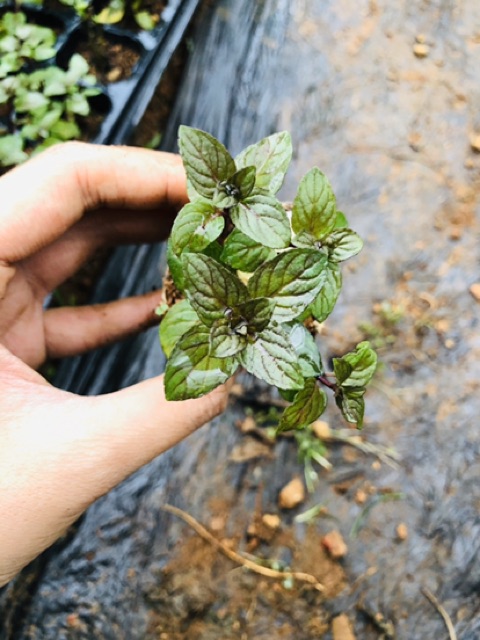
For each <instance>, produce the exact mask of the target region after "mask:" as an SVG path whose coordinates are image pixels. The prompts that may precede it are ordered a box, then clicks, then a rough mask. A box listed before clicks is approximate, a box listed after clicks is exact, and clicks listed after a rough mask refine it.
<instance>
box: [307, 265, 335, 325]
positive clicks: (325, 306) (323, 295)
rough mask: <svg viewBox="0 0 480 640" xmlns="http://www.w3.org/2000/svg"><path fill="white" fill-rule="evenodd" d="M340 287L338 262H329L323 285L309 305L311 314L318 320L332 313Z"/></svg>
mask: <svg viewBox="0 0 480 640" xmlns="http://www.w3.org/2000/svg"><path fill="white" fill-rule="evenodd" d="M341 289H342V272H341V271H340V267H339V266H338V264H335V263H334V262H329V263H328V264H327V269H326V278H325V282H324V284H323V287H322V288H321V289H320V292H319V293H318V295H317V297H316V298H315V300H314V301H313V303H312V304H311V305H310V307H309V308H310V310H311V312H312V316H313V317H314V318H315V320H317V321H318V322H323V321H324V320H325V319H326V318H328V316H329V315H330V314H331V313H332V311H333V309H334V307H335V303H336V302H337V299H338V296H339V294H340V291H341Z"/></svg>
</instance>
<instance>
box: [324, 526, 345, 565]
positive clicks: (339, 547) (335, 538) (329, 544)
mask: <svg viewBox="0 0 480 640" xmlns="http://www.w3.org/2000/svg"><path fill="white" fill-rule="evenodd" d="M322 544H323V546H324V547H325V549H326V550H327V551H328V553H329V554H330V555H331V556H332V558H334V559H335V560H338V559H339V558H344V557H345V556H346V555H347V553H348V547H347V545H346V544H345V540H344V539H343V536H342V534H341V533H340V531H338V530H337V529H334V530H333V531H330V532H329V533H327V534H326V535H324V536H323V538H322Z"/></svg>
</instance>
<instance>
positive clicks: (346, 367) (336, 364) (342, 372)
mask: <svg viewBox="0 0 480 640" xmlns="http://www.w3.org/2000/svg"><path fill="white" fill-rule="evenodd" d="M333 371H334V373H335V378H336V379H337V382H338V384H340V385H341V384H342V382H343V381H344V380H347V379H348V377H349V375H350V374H351V373H352V365H351V364H350V363H348V362H347V361H346V360H344V359H343V358H333Z"/></svg>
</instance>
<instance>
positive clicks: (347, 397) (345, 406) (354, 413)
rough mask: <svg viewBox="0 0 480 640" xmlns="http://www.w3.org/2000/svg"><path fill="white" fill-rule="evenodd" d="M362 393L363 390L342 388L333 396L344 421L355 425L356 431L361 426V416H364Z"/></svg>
mask: <svg viewBox="0 0 480 640" xmlns="http://www.w3.org/2000/svg"><path fill="white" fill-rule="evenodd" d="M364 393H365V389H348V388H347V389H343V388H342V389H340V391H339V393H337V395H336V396H335V402H336V403H337V406H338V408H339V409H340V411H341V412H342V415H343V417H344V418H345V420H346V421H347V422H351V423H353V424H356V425H357V428H358V429H361V428H362V426H363V416H364V414H365V400H364V398H363V395H364Z"/></svg>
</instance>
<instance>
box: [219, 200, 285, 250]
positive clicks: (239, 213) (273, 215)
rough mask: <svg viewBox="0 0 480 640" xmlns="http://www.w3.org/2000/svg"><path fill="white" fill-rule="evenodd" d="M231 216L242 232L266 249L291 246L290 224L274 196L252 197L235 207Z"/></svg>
mask: <svg viewBox="0 0 480 640" xmlns="http://www.w3.org/2000/svg"><path fill="white" fill-rule="evenodd" d="M230 216H231V218H232V222H233V224H234V225H235V226H236V227H237V228H238V229H240V231H242V232H243V233H244V234H245V235H247V236H248V237H249V238H251V239H252V240H255V241H256V242H261V243H262V244H263V245H264V246H266V247H269V248H271V249H283V248H285V247H288V245H289V244H290V239H291V231H290V222H289V220H288V217H287V214H286V213H285V210H284V208H283V207H282V205H281V204H280V202H278V200H276V199H275V198H274V197H273V196H270V195H265V194H258V195H253V196H250V197H248V198H246V199H245V200H242V202H240V203H239V204H238V205H237V206H236V207H233V209H232V210H231V211H230Z"/></svg>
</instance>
